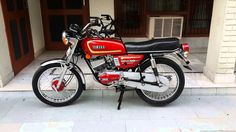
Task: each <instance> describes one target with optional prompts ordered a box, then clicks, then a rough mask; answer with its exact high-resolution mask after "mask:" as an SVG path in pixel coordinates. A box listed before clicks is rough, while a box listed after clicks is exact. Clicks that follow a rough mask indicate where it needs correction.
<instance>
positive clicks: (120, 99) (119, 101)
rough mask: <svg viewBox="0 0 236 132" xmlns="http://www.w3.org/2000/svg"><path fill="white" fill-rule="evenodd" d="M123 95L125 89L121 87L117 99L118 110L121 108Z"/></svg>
mask: <svg viewBox="0 0 236 132" xmlns="http://www.w3.org/2000/svg"><path fill="white" fill-rule="evenodd" d="M124 93H125V88H124V87H121V88H120V97H119V99H118V107H117V109H118V110H120V106H121V103H122V101H123V96H124Z"/></svg>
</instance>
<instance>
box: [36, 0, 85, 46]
mask: <svg viewBox="0 0 236 132" xmlns="http://www.w3.org/2000/svg"><path fill="white" fill-rule="evenodd" d="M41 5H42V6H41V9H42V16H43V25H44V35H45V44H46V45H45V46H46V49H48V50H63V49H66V48H67V47H66V46H65V45H63V43H62V40H61V33H62V32H63V30H65V29H66V28H68V26H69V25H70V24H75V23H76V24H78V25H79V26H83V25H85V24H86V23H87V22H88V21H89V1H88V0H41Z"/></svg>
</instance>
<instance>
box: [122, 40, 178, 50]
mask: <svg viewBox="0 0 236 132" xmlns="http://www.w3.org/2000/svg"><path fill="white" fill-rule="evenodd" d="M125 47H126V50H127V52H128V53H155V52H164V51H170V52H171V51H173V50H175V49H177V48H179V47H180V44H179V39H178V38H163V39H152V40H148V41H143V42H126V43H125Z"/></svg>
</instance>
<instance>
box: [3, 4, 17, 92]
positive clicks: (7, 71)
mask: <svg viewBox="0 0 236 132" xmlns="http://www.w3.org/2000/svg"><path fill="white" fill-rule="evenodd" d="M0 45H1V47H0V88H1V87H3V85H5V84H6V83H8V82H9V81H10V80H11V79H12V78H13V77H14V73H13V69H12V66H11V59H10V53H9V48H8V41H7V36H6V31H5V23H4V19H3V13H2V7H1V4H0Z"/></svg>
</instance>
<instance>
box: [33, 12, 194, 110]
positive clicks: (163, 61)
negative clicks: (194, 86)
mask: <svg viewBox="0 0 236 132" xmlns="http://www.w3.org/2000/svg"><path fill="white" fill-rule="evenodd" d="M105 17H106V18H107V20H109V19H110V18H109V17H108V16H105ZM100 20H101V19H100V18H93V20H92V21H91V22H90V23H88V24H87V25H86V26H85V27H83V28H81V27H79V26H78V25H76V24H72V25H71V26H70V27H69V30H67V31H64V32H63V33H62V41H63V43H64V44H65V45H68V50H67V52H66V54H65V56H64V57H63V58H61V59H52V60H48V61H45V62H43V63H42V64H41V66H40V68H39V69H38V70H37V71H36V73H35V74H34V77H33V81H32V85H33V91H34V93H35V95H36V96H37V97H38V98H39V99H40V100H41V101H42V102H44V103H46V104H48V105H52V106H65V105H69V104H71V103H72V102H74V101H75V100H76V99H77V98H79V97H80V95H81V93H82V92H83V91H84V90H86V83H85V77H84V74H83V72H82V70H81V69H80V68H79V67H78V66H77V65H76V64H77V62H78V58H79V57H81V58H83V59H84V60H85V62H86V63H87V65H88V67H89V68H90V70H91V72H92V74H93V76H94V78H95V79H96V81H98V82H99V83H101V84H103V85H104V86H107V87H109V88H114V89H116V90H117V91H120V97H119V100H118V102H119V104H118V109H120V105H121V102H122V99H123V94H124V92H125V91H129V90H136V92H137V94H138V96H139V97H140V98H141V99H143V100H144V101H145V102H147V103H149V104H151V105H155V106H163V105H166V104H169V103H171V102H173V101H174V100H176V99H177V98H178V97H179V96H180V94H181V93H182V91H183V89H184V85H185V78H184V74H183V71H182V69H181V68H180V66H179V65H178V64H177V63H176V62H175V61H173V60H172V59H170V58H169V57H168V56H169V55H172V56H174V57H176V58H177V59H178V60H179V61H180V62H181V63H182V64H183V66H184V67H185V68H188V69H191V68H190V67H189V66H188V65H189V61H188V59H187V56H188V53H189V45H188V44H180V43H179V40H178V39H177V38H163V39H152V40H149V41H144V42H127V43H124V42H122V40H121V39H117V38H111V37H109V36H110V35H111V34H113V33H114V31H113V30H111V28H110V29H108V28H107V27H108V26H104V25H103V23H101V22H100ZM101 24H102V25H103V26H102V29H101V30H100V31H97V30H95V29H93V27H95V26H101ZM102 34H105V35H102ZM167 55H168V56H167Z"/></svg>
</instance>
